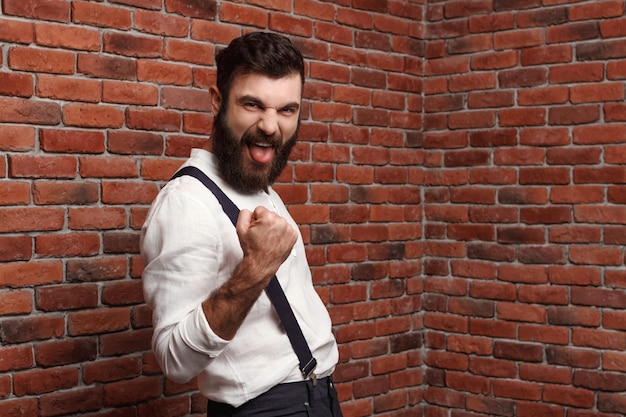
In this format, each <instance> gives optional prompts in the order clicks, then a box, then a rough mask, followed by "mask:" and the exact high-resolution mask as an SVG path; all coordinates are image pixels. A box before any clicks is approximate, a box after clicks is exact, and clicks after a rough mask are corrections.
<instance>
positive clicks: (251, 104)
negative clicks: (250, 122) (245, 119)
mask: <svg viewBox="0 0 626 417" xmlns="http://www.w3.org/2000/svg"><path fill="white" fill-rule="evenodd" d="M243 106H244V107H247V108H250V109H260V108H261V105H260V104H259V103H257V102H256V101H246V102H244V103H243Z"/></svg>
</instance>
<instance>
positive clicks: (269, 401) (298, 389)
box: [208, 376, 335, 416]
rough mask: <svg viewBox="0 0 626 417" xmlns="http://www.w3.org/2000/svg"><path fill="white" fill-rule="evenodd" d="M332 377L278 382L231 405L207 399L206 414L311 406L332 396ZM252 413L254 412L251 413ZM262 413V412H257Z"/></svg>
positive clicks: (241, 413) (232, 413)
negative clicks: (262, 391)
mask: <svg viewBox="0 0 626 417" xmlns="http://www.w3.org/2000/svg"><path fill="white" fill-rule="evenodd" d="M334 395H335V394H334V386H333V382H332V377H330V376H328V377H325V378H320V379H318V380H317V381H316V382H315V383H314V381H313V380H310V379H308V380H306V381H299V382H288V383H285V384H279V385H276V386H275V387H273V388H271V389H270V390H269V391H267V392H265V393H263V394H261V395H259V396H258V397H256V398H253V399H251V400H250V401H248V402H246V403H244V404H242V405H241V406H239V407H233V406H232V405H230V404H225V403H220V402H217V401H212V400H209V402H208V415H209V416H211V415H242V416H244V415H248V414H247V413H259V412H260V413H262V411H263V410H276V409H283V408H291V407H309V406H311V407H313V406H314V404H315V403H316V402H318V401H324V402H327V401H328V399H332V398H333V396H334ZM252 415H254V414H252ZM259 415H262V414H259Z"/></svg>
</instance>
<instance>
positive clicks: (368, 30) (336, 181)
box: [0, 0, 423, 417]
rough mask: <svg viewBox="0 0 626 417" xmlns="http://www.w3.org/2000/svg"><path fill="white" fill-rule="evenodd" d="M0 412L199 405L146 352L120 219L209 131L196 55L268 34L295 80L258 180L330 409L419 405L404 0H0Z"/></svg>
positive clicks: (141, 205)
mask: <svg viewBox="0 0 626 417" xmlns="http://www.w3.org/2000/svg"><path fill="white" fill-rule="evenodd" d="M0 4H1V13H0V152H1V153H0V343H1V346H0V416H2V417H17V416H20V417H30V416H62V415H63V416H67V415H87V416H90V417H95V416H99V417H151V416H157V417H158V416H162V417H176V416H187V415H198V416H201V415H203V414H204V413H205V412H206V411H205V410H206V404H205V401H204V400H203V399H202V398H201V397H200V396H199V395H198V394H197V392H196V390H195V381H192V382H190V383H189V384H184V385H178V384H174V383H172V382H170V381H167V380H165V378H163V376H162V375H161V374H160V371H159V369H158V366H157V364H156V362H155V360H154V357H153V356H152V354H151V353H150V336H151V327H150V326H151V324H150V312H149V311H148V310H147V308H146V307H145V305H144V304H143V298H142V292H141V282H140V276H141V270H142V265H141V262H140V259H139V255H138V236H139V229H140V227H141V225H142V222H143V220H144V218H145V215H146V212H147V210H148V207H149V204H150V202H151V201H152V200H153V198H154V197H155V195H156V194H157V192H158V190H159V188H160V187H161V186H162V185H163V184H164V182H165V181H166V180H167V179H168V178H169V177H170V175H171V174H172V173H173V172H174V171H175V170H176V168H177V167H178V166H179V165H180V164H181V162H182V161H183V160H184V159H185V158H186V157H187V156H188V154H189V150H190V148H191V147H193V146H199V145H201V144H202V143H203V142H204V141H205V140H206V136H205V135H206V134H207V133H209V132H210V128H211V123H212V115H211V114H210V113H209V111H208V110H209V100H208V93H207V87H208V86H209V85H211V84H212V83H214V78H215V72H214V71H215V68H214V59H213V57H214V52H215V49H216V48H217V47H219V46H223V45H225V44H227V43H228V42H229V41H230V40H231V39H232V38H234V37H236V36H238V35H240V34H242V33H243V32H244V31H249V30H259V29H260V30H272V31H277V32H281V33H286V34H288V35H290V36H291V38H292V39H293V41H294V42H295V43H296V44H297V45H298V46H299V47H300V48H301V49H302V51H303V53H304V55H305V57H306V60H307V75H308V78H309V82H308V84H307V85H306V90H305V103H304V104H305V105H304V113H303V119H304V120H303V126H302V134H301V140H300V143H299V144H298V145H297V147H296V149H295V151H294V155H293V158H292V159H293V161H292V162H293V164H292V165H291V166H290V167H289V168H288V169H287V170H286V171H285V173H284V174H283V176H282V177H281V178H280V181H279V184H277V186H276V189H277V190H278V191H279V192H280V193H281V194H282V195H283V196H284V197H285V200H286V201H287V202H288V203H289V207H290V209H291V211H292V213H293V215H294V217H295V218H296V220H298V221H299V223H300V224H301V225H302V232H303V235H304V237H305V240H306V242H307V244H308V255H309V258H310V260H311V264H312V267H313V270H314V279H315V282H316V284H317V288H318V289H319V292H320V294H321V296H322V297H323V299H324V300H325V301H326V302H327V304H328V306H329V309H330V311H331V313H332V316H333V319H334V321H335V323H336V332H337V338H338V340H339V342H340V344H341V357H342V359H341V361H342V366H341V367H340V368H339V371H338V373H337V381H338V382H339V384H340V390H341V396H342V400H344V402H345V410H346V413H347V415H353V416H357V415H362V416H368V415H381V414H384V413H385V412H386V411H387V410H405V411H404V413H409V415H410V414H412V413H413V411H411V407H413V406H414V405H415V404H417V403H418V402H419V400H420V398H419V393H420V392H421V387H420V384H421V382H422V372H423V370H422V369H421V365H422V362H421V360H422V359H421V354H420V352H419V350H418V348H419V347H420V346H421V334H420V332H419V331H420V329H421V322H420V320H419V316H417V315H416V313H417V312H418V311H419V309H420V291H421V277H420V272H421V265H420V264H419V263H418V262H417V260H418V259H419V257H420V255H421V251H420V248H421V243H420V242H419V239H420V237H421V230H422V229H421V224H420V223H419V220H420V219H421V217H420V216H421V209H420V207H419V203H420V193H421V190H420V189H419V188H418V187H417V185H418V184H419V182H420V181H421V171H419V168H418V166H419V163H420V162H421V149H420V147H419V146H418V145H419V143H417V141H416V138H417V137H418V133H419V131H420V128H421V96H420V93H421V78H420V73H421V70H422V67H423V66H422V57H421V56H420V55H423V54H422V50H423V44H422V43H421V41H422V39H421V38H422V37H423V36H422V34H423V25H422V24H421V18H422V13H423V8H422V5H421V4H420V3H419V2H414V3H413V2H405V1H396V0H394V1H389V2H387V1H382V2H381V1H371V0H358V1H354V2H352V1H351V0H347V1H333V2H328V1H316V0H296V1H294V0H282V1H281V0H279V1H275V0H257V1H246V2H240V1H217V0H202V1H191V0H165V2H163V1H161V0H111V1H106V2H88V1H72V2H70V1H65V0H2V2H1V3H0Z"/></svg>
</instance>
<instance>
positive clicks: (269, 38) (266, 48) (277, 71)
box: [215, 32, 304, 105]
mask: <svg viewBox="0 0 626 417" xmlns="http://www.w3.org/2000/svg"><path fill="white" fill-rule="evenodd" d="M215 62H216V64H217V88H218V90H219V92H220V94H221V95H222V98H223V100H222V105H225V103H226V102H227V101H228V94H229V92H230V87H231V85H232V82H233V79H234V78H235V77H236V76H237V75H241V74H252V73H254V74H262V75H266V76H268V77H272V78H282V77H286V76H288V75H290V74H292V73H294V72H295V73H298V74H300V79H301V81H302V83H303V84H304V60H303V58H302V54H301V53H300V51H299V50H298V49H297V48H296V47H295V46H294V45H293V44H292V43H291V41H290V40H289V39H287V38H286V37H284V36H281V35H277V34H275V33H268V32H251V33H248V34H246V35H244V36H241V37H239V38H235V39H233V40H232V41H231V42H230V44H229V45H228V46H227V47H226V48H224V49H222V50H220V51H219V52H218V53H217V55H216V56H215Z"/></svg>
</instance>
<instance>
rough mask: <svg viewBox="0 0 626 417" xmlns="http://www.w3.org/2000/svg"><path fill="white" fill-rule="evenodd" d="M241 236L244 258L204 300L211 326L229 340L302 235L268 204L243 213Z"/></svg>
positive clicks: (240, 215) (206, 314) (240, 219)
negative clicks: (228, 276)
mask: <svg viewBox="0 0 626 417" xmlns="http://www.w3.org/2000/svg"><path fill="white" fill-rule="evenodd" d="M237 235H238V237H239V241H240V243H241V248H242V249H243V259H242V261H241V262H240V263H239V265H237V267H236V268H235V271H234V272H233V275H232V276H231V278H230V279H229V280H228V281H227V282H226V283H224V285H222V286H221V287H220V288H218V289H217V290H216V291H215V292H214V293H213V294H212V295H211V296H210V297H209V298H208V299H207V300H206V301H204V302H203V303H202V309H203V311H204V315H205V317H206V319H207V322H208V323H209V326H210V327H211V328H212V329H213V331H214V332H215V333H216V334H217V335H218V336H220V337H222V338H224V339H227V340H230V339H232V338H233V337H234V336H235V334H236V332H237V329H239V326H241V323H242V322H243V320H244V319H245V318H246V316H247V315H248V312H249V311H250V308H252V305H253V304H254V303H255V302H256V300H257V299H258V297H259V295H260V294H261V292H262V291H263V290H264V289H265V287H266V286H267V284H268V283H269V281H270V280H271V279H272V277H273V276H274V274H275V273H276V271H277V270H278V268H279V267H280V265H281V264H282V263H283V262H284V261H285V260H286V259H287V257H288V256H289V253H290V252H291V249H292V248H293V245H294V244H295V243H296V240H297V238H298V235H297V233H296V231H295V230H294V229H293V227H291V226H290V225H289V224H288V223H287V221H286V220H285V219H284V218H282V217H280V216H278V215H277V214H275V213H273V212H271V211H269V210H267V209H266V208H264V207H257V208H256V209H255V210H254V212H250V211H249V210H242V211H241V212H240V214H239V219H238V221H237Z"/></svg>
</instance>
